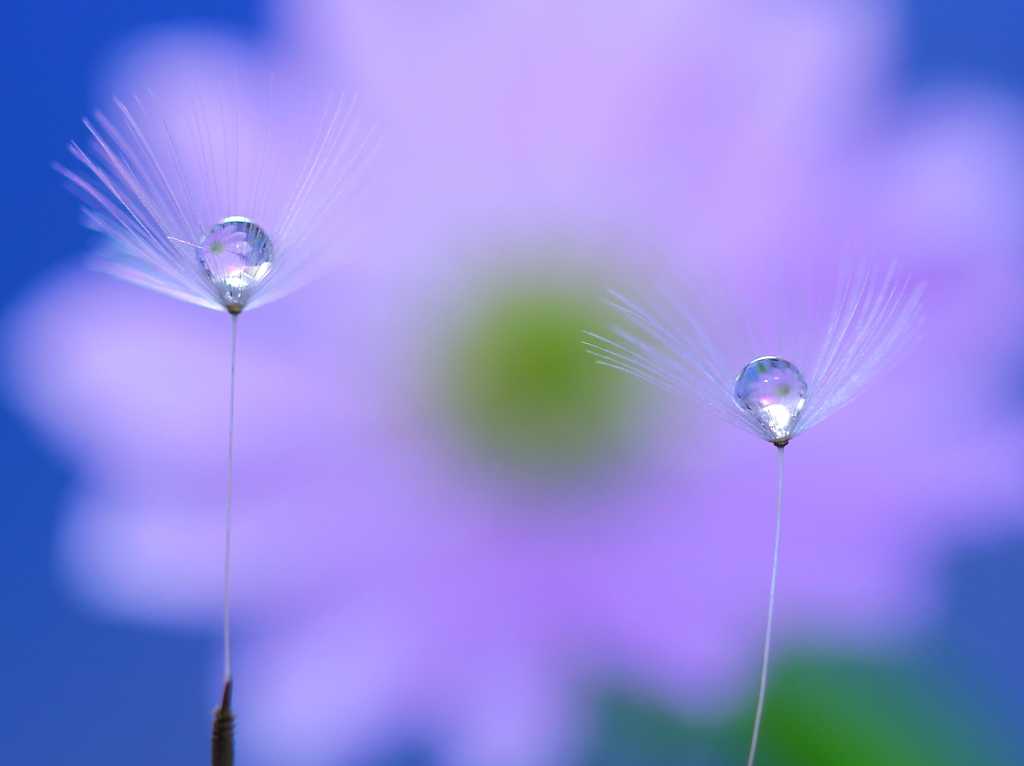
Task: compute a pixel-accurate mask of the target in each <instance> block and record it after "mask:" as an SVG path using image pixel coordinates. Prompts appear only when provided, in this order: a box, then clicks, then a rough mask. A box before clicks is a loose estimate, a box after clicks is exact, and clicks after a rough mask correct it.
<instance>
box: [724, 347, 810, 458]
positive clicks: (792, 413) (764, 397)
mask: <svg viewBox="0 0 1024 766" xmlns="http://www.w3.org/2000/svg"><path fill="white" fill-rule="evenodd" d="M733 391H734V394H735V396H736V403H737V404H739V406H740V407H741V408H743V409H744V410H746V411H747V412H749V413H750V414H751V415H752V416H753V417H754V419H755V421H756V422H757V424H758V427H759V428H760V429H761V430H762V431H763V432H764V435H765V438H767V439H768V441H771V442H774V443H775V444H778V445H779V446H784V445H785V443H786V442H788V441H789V439H790V437H791V436H792V435H793V429H794V427H795V426H796V421H797V418H798V417H799V415H800V410H801V409H803V406H804V402H806V401H807V383H806V382H805V381H804V376H803V375H801V374H800V370H798V369H797V368H796V366H795V365H793V364H790V363H789V362H787V361H786V360H785V359H779V358H778V357H777V356H762V357H761V358H760V359H755V360H754V361H753V362H751V363H750V364H748V365H747V366H746V367H744V368H743V369H742V370H741V371H740V374H739V375H737V376H736V386H735V388H734V389H733Z"/></svg>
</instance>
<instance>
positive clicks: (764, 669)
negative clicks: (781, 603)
mask: <svg viewBox="0 0 1024 766" xmlns="http://www.w3.org/2000/svg"><path fill="white" fill-rule="evenodd" d="M784 449H785V445H779V447H778V450H779V496H778V504H777V506H776V510H775V553H774V554H773V555H772V584H771V588H770V589H769V591H768V626H767V628H765V632H764V656H763V657H762V659H761V688H760V690H759V691H758V693H757V712H756V713H755V714H754V733H753V735H752V736H751V738H750V755H749V756H748V758H747V766H754V756H755V755H756V754H757V737H758V734H760V733H761V715H762V714H763V713H764V693H765V687H766V686H767V684H768V656H769V654H770V651H771V645H772V618H773V617H774V616H775V579H776V576H777V575H778V572H779V533H780V532H781V531H782V455H783V450H784Z"/></svg>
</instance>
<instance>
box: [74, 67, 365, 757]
mask: <svg viewBox="0 0 1024 766" xmlns="http://www.w3.org/2000/svg"><path fill="white" fill-rule="evenodd" d="M221 92H223V93H232V92H234V94H235V95H234V98H233V99H231V98H230V97H228V98H225V99H223V100H219V99H217V100H213V101H210V100H204V99H202V98H201V97H200V96H199V95H198V94H197V93H195V92H193V93H191V94H190V95H189V97H188V98H186V101H187V102H188V104H187V107H186V108H184V109H182V108H177V109H174V110H168V109H165V108H164V107H165V102H164V101H163V100H162V99H158V98H156V97H155V96H154V95H153V94H148V95H147V96H146V97H144V98H141V97H137V98H135V99H134V100H133V101H132V102H130V103H131V106H130V107H129V106H126V105H125V104H123V103H121V102H115V104H116V112H115V113H114V117H115V119H110V118H108V117H107V116H105V115H104V114H102V113H97V114H96V116H95V120H94V121H90V120H86V121H85V124H86V127H87V128H88V129H89V132H90V133H91V135H92V146H91V147H90V149H89V150H88V151H87V150H86V149H83V148H82V147H80V146H79V145H78V144H74V143H73V144H71V146H70V150H71V153H72V154H73V155H74V157H75V158H76V159H78V160H79V161H80V162H81V163H82V165H83V166H84V171H83V172H75V171H72V170H69V169H67V168H65V167H63V166H61V165H56V166H55V167H56V169H57V170H58V171H59V172H60V173H62V174H63V175H64V176H65V177H66V178H67V179H68V180H69V181H70V182H71V186H72V189H73V190H74V191H75V192H77V193H78V194H79V196H81V197H82V198H83V199H84V201H85V207H84V214H85V220H86V225H88V226H89V227H91V228H93V229H95V230H97V231H99V232H101V233H103V234H105V235H106V237H107V244H106V245H105V246H104V247H103V248H102V249H101V251H100V255H101V257H100V258H98V259H96V260H95V261H94V264H93V265H94V266H95V267H96V268H98V269H100V270H103V271H107V272H109V273H111V274H113V275H114V276H117V277H120V278H122V279H127V280H129V281H132V282H136V283H138V284H141V285H143V286H145V287H149V288H151V289H154V290H157V291H159V292H163V293H166V294H168V295H171V296H173V297H176V298H180V299H182V300H186V301H190V302H192V303H197V304H199V305H202V306H206V307H209V308H213V309H218V310H225V311H227V312H228V313H229V314H230V315H231V358H230V362H231V383H230V391H229V400H228V401H229V403H228V459H227V502H226V509H225V547H224V688H223V694H222V698H221V703H220V706H219V707H218V708H217V710H216V711H215V718H214V728H213V744H212V758H213V763H214V766H229V765H230V764H232V763H233V762H234V716H233V713H232V711H231V689H232V685H233V684H232V682H233V679H232V673H231V511H232V491H233V477H234V423H235V357H236V348H237V337H238V316H239V315H240V314H241V313H242V311H243V310H246V309H252V308H255V307H257V306H260V305H262V304H264V303H267V302H269V301H271V300H274V299H276V298H278V297H280V296H282V295H284V294H285V293H287V292H290V291H291V290H293V289H295V288H296V287H298V286H299V285H301V284H302V283H304V282H305V281H308V280H309V279H310V278H312V277H313V276H315V275H316V274H317V272H318V271H320V270H321V269H323V268H324V267H325V266H327V265H329V262H330V260H331V258H332V257H334V256H335V255H337V252H336V251H337V250H338V244H339V228H340V227H341V225H342V219H341V212H342V203H343V202H344V201H345V200H346V198H347V197H348V195H349V193H350V191H351V188H352V182H353V180H354V179H355V178H356V177H357V176H358V175H359V171H360V169H361V167H362V166H363V164H364V163H365V161H366V160H367V159H368V157H369V154H370V147H369V144H368V143H367V142H366V141H365V140H363V141H362V142H359V141H357V136H358V135H360V134H359V132H358V130H357V128H356V124H355V121H354V119H353V112H352V106H351V104H346V103H344V102H333V103H328V104H327V105H326V106H321V107H317V106H310V105H303V104H298V103H295V102H294V101H292V100H289V99H275V98H273V97H272V96H271V97H269V98H262V97H261V98H259V99H242V98H241V97H240V96H239V94H238V92H237V87H236V88H235V89H234V90H232V87H231V86H230V85H227V86H225V87H224V88H223V89H222V91H221ZM179 100H180V99H179ZM177 106H179V107H180V104H178V105H177ZM171 114H173V115H174V118H173V119H172V118H171V117H170V116H169V115H171Z"/></svg>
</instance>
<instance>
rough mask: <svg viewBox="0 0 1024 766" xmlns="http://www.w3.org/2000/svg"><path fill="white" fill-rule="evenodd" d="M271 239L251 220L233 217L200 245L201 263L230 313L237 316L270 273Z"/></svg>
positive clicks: (272, 256) (271, 258) (216, 226)
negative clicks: (251, 293) (251, 294)
mask: <svg viewBox="0 0 1024 766" xmlns="http://www.w3.org/2000/svg"><path fill="white" fill-rule="evenodd" d="M273 258H274V248H273V246H272V245H271V242H270V237H268V236H267V233H266V232H265V231H263V229H261V228H260V227H259V226H257V225H256V224H255V223H253V222H252V221H250V220H249V219H248V218H242V217H241V216H232V217H231V218H225V219H224V220H223V221H221V222H220V223H218V224H216V225H215V226H214V227H213V228H212V229H210V231H209V232H208V233H207V235H206V236H205V237H203V241H202V242H201V243H200V245H199V260H200V261H201V262H202V264H203V266H204V267H205V269H206V273H207V275H208V276H209V277H210V280H211V281H212V282H213V284H214V285H216V286H217V289H218V290H219V291H220V297H221V301H222V302H223V303H224V305H225V307H227V310H228V311H230V312H232V313H235V314H237V313H238V312H239V311H241V310H242V308H244V306H245V303H246V301H247V300H248V298H249V293H250V292H251V291H252V288H253V287H255V286H256V285H257V284H258V283H259V282H260V281H262V280H263V279H264V278H265V277H266V276H267V273H268V272H269V271H270V263H271V261H272V260H273Z"/></svg>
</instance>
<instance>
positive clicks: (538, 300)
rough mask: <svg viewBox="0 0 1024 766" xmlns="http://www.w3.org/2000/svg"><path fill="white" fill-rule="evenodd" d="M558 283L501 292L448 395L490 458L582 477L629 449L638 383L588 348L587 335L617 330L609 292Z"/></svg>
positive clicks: (482, 313) (459, 351)
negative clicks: (625, 447)
mask: <svg viewBox="0 0 1024 766" xmlns="http://www.w3.org/2000/svg"><path fill="white" fill-rule="evenodd" d="M552 281H557V280H552ZM552 281H544V280H541V279H537V280H534V281H522V282H519V283H517V284H511V285H510V284H507V283H506V284H504V285H503V286H502V287H501V288H500V289H498V290H495V291H493V292H492V293H491V294H490V296H489V299H488V300H487V301H485V302H484V303H483V304H482V305H483V308H482V309H481V310H478V313H477V314H476V315H475V316H471V317H470V318H469V319H468V320H466V321H467V324H466V325H465V327H464V331H463V333H462V336H461V338H460V340H459V341H458V343H457V344H456V348H455V350H454V354H453V356H452V364H451V365H450V367H449V370H450V376H451V377H450V381H449V385H448V386H447V390H448V391H450V392H451V402H450V403H451V406H452V409H453V411H454V412H455V414H456V416H457V418H458V420H459V421H461V422H462V423H463V425H464V426H465V427H466V428H467V430H468V431H469V432H470V433H471V434H472V435H473V436H474V437H475V440H476V442H477V443H478V444H479V445H480V446H481V447H482V448H483V449H484V450H485V451H486V452H487V453H489V454H490V455H491V456H497V457H498V458H499V459H501V460H502V461H504V462H506V463H511V464H513V465H518V466H520V467H526V468H528V469H530V470H531V471H533V472H538V473H540V474H544V475H550V474H552V473H556V474H557V473H575V472H576V471H578V470H579V469H580V468H586V467H589V466H593V465H594V464H595V463H600V462H603V461H604V460H606V459H607V458H608V457H610V456H611V455H613V454H614V453H615V452H616V451H617V448H620V449H621V447H622V446H623V440H624V437H625V436H626V435H627V433H628V430H629V426H630V424H631V423H632V421H633V417H632V415H633V414H634V413H633V409H634V408H633V407H632V406H631V405H632V403H633V402H634V399H635V397H634V393H635V385H634V382H633V379H632V378H631V377H630V376H628V375H626V374H625V373H623V372H620V371H618V370H614V369H612V368H609V367H605V366H602V365H599V364H598V363H597V359H596V357H594V356H593V355H592V354H589V353H587V347H586V346H585V345H584V341H586V340H588V339H589V338H588V336H587V335H586V334H585V332H584V331H586V330H590V331H592V332H598V333H601V332H603V331H604V329H605V328H606V327H607V325H608V324H609V322H610V321H612V315H611V311H610V310H609V309H608V308H607V307H606V306H605V305H604V304H603V302H602V290H601V288H598V287H593V286H590V285H588V286H586V288H580V287H578V286H572V285H567V284H564V283H560V284H552Z"/></svg>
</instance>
